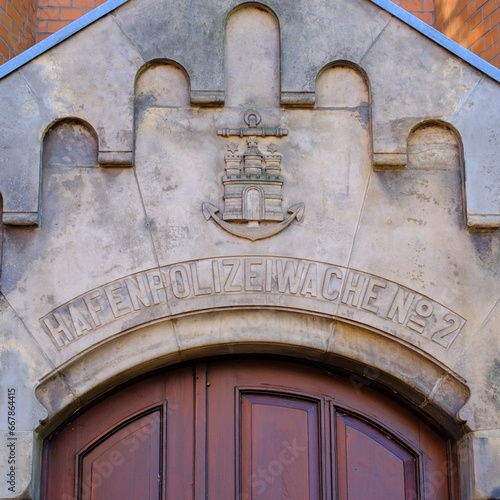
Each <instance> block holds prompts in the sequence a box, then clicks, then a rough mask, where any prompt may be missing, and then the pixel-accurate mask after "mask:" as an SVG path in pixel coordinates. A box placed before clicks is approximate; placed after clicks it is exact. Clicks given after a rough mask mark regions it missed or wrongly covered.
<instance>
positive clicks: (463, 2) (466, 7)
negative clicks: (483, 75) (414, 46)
mask: <svg viewBox="0 0 500 500" xmlns="http://www.w3.org/2000/svg"><path fill="white" fill-rule="evenodd" d="M435 15H436V20H435V27H436V29H438V30H440V31H442V32H443V33H444V34H445V35H447V36H449V37H450V38H453V40H455V41H456V42H458V43H460V44H461V45H463V46H464V47H467V48H468V49H469V50H471V51H472V52H474V53H475V54H477V55H478V56H480V57H482V58H483V59H486V60H487V61H489V62H490V63H491V64H494V65H495V66H497V67H499V68H500V0H468V1H467V0H436V9H435Z"/></svg>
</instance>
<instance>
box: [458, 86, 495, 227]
mask: <svg viewBox="0 0 500 500" xmlns="http://www.w3.org/2000/svg"><path fill="white" fill-rule="evenodd" d="M498 116H500V99H499V98H498V83H496V82H493V81H491V80H490V79H489V78H488V77H483V78H482V79H481V81H480V82H479V83H478V85H477V86H476V87H475V89H474V91H473V92H472V93H471V94H470V95H469V96H468V99H467V100H466V101H465V102H464V103H463V105H462V106H461V107H460V109H458V110H457V112H456V114H455V116H454V117H453V121H452V123H453V124H454V125H455V126H456V127H457V129H458V130H459V132H460V134H461V135H462V141H463V145H464V160H465V194H466V198H467V225H468V226H469V227H471V228H472V229H474V228H477V229H481V228H495V227H499V225H500V187H499V186H500V178H499V176H500V173H499V169H498V164H499V160H498V153H497V152H496V151H498V147H499V145H500V131H499V130H498V126H497V125H496V123H497V121H498Z"/></svg>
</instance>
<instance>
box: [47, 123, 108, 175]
mask: <svg viewBox="0 0 500 500" xmlns="http://www.w3.org/2000/svg"><path fill="white" fill-rule="evenodd" d="M98 149H99V146H98V136H97V133H96V131H95V130H94V128H93V127H92V126H91V125H90V124H89V123H87V122H86V121H85V120H82V119H80V118H76V117H67V118H62V119H59V120H57V121H55V122H53V123H52V124H51V125H50V126H49V127H48V128H47V130H46V131H45V133H44V136H43V150H42V166H43V167H44V168H47V167H71V166H73V167H96V166H97V165H98Z"/></svg>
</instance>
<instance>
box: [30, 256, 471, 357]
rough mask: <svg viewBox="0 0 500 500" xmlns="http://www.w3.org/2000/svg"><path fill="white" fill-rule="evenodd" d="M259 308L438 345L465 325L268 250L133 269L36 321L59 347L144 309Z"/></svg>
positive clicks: (385, 290)
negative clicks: (339, 321)
mask: <svg viewBox="0 0 500 500" xmlns="http://www.w3.org/2000/svg"><path fill="white" fill-rule="evenodd" d="M266 307H269V308H282V309H289V310H299V311H311V312H313V313H315V314H321V315H324V316H328V317H337V318H341V319H345V320H348V321H351V322H354V323H358V324H363V325H365V326H367V327H369V328H373V329H377V330H380V331H384V332H386V333H389V334H391V335H394V336H397V337H401V338H404V339H406V340H408V336H410V339H411V338H414V336H418V337H419V338H424V339H427V341H429V342H432V343H434V344H437V345H439V346H441V347H443V348H444V349H448V348H449V347H450V345H451V344H452V343H453V341H454V340H455V338H456V337H457V335H458V334H459V333H460V331H461V329H462V327H463V326H464V324H465V319H464V318H462V317H461V316H459V315H458V314H456V313H454V312H453V311H451V310H449V309H448V308H446V307H444V306H443V305H441V304H439V303H438V302H435V301H433V300H432V299H430V298H428V297H425V296H423V295H421V294H419V293H418V292H416V291H413V290H410V289H408V288H406V287H403V286H401V285H399V284H397V283H394V282H392V281H388V280H384V279H382V278H380V277H377V276H373V275H370V274H368V273H364V272H361V271H357V270H354V269H348V268H345V267H342V266H336V265H331V264H327V263H323V262H314V261H309V260H299V259H293V258H286V257H269V256H245V257H221V258H216V259H202V260H197V261H191V262H182V263H177V264H172V265H169V266H165V267H162V268H161V269H155V270H149V271H144V272H140V273H137V274H134V275H131V276H127V277H124V278H122V279H120V280H117V281H114V282H112V283H108V284H106V285H103V286H102V287H100V288H97V289H95V290H92V291H89V292H87V293H85V294H83V295H81V296H79V297H77V298H75V299H73V300H71V301H70V302H68V303H66V304H64V305H62V306H60V307H58V308H56V309H54V310H53V311H51V312H50V313H49V314H47V315H46V316H44V317H43V318H41V319H40V322H41V325H42V327H43V329H44V330H45V331H46V333H47V334H48V335H49V336H50V338H51V339H52V341H53V342H54V344H55V345H56V346H57V348H59V349H61V348H63V347H65V346H66V345H68V344H70V343H72V342H74V341H76V340H77V339H78V338H80V337H82V336H84V335H87V334H89V333H91V332H93V331H96V330H98V329H99V328H102V327H103V326H105V325H108V324H111V323H113V322H115V321H117V320H120V319H122V318H124V317H130V318H132V316H134V315H141V316H142V315H144V314H145V311H153V310H155V309H161V311H160V313H161V314H160V316H158V317H165V316H167V317H168V316H176V315H181V314H187V313H191V312H194V311H202V310H216V309H227V308H266ZM165 311H166V312H165ZM151 318H153V319H154V314H153V315H152V316H151ZM140 322H141V321H137V324H140ZM128 323H130V322H128ZM132 324H133V322H132Z"/></svg>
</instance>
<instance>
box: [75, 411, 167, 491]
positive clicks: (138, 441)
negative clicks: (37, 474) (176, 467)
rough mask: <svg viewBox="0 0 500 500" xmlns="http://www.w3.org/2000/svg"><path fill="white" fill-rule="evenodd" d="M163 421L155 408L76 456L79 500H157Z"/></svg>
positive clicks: (159, 486) (159, 412)
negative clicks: (152, 499)
mask: <svg viewBox="0 0 500 500" xmlns="http://www.w3.org/2000/svg"><path fill="white" fill-rule="evenodd" d="M162 420H163V419H162V411H161V408H159V409H156V410H155V411H152V412H150V413H148V414H146V415H143V416H142V417H140V418H138V419H134V420H132V422H129V423H128V424H126V425H125V426H123V427H120V428H119V429H118V430H116V431H115V432H112V433H111V434H110V435H106V436H104V437H103V438H102V440H101V441H100V442H99V443H97V444H96V445H93V446H92V447H91V448H90V449H89V450H86V451H84V452H82V453H79V456H78V461H79V467H78V471H79V474H78V484H79V487H80V496H81V498H82V500H109V499H110V498H120V500H135V499H138V498H160V488H161V484H160V478H161V475H162V471H161V465H162V464H161V457H162V453H161V451H162V450H161V447H162V443H163V439H162V438H161V422H162Z"/></svg>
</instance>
